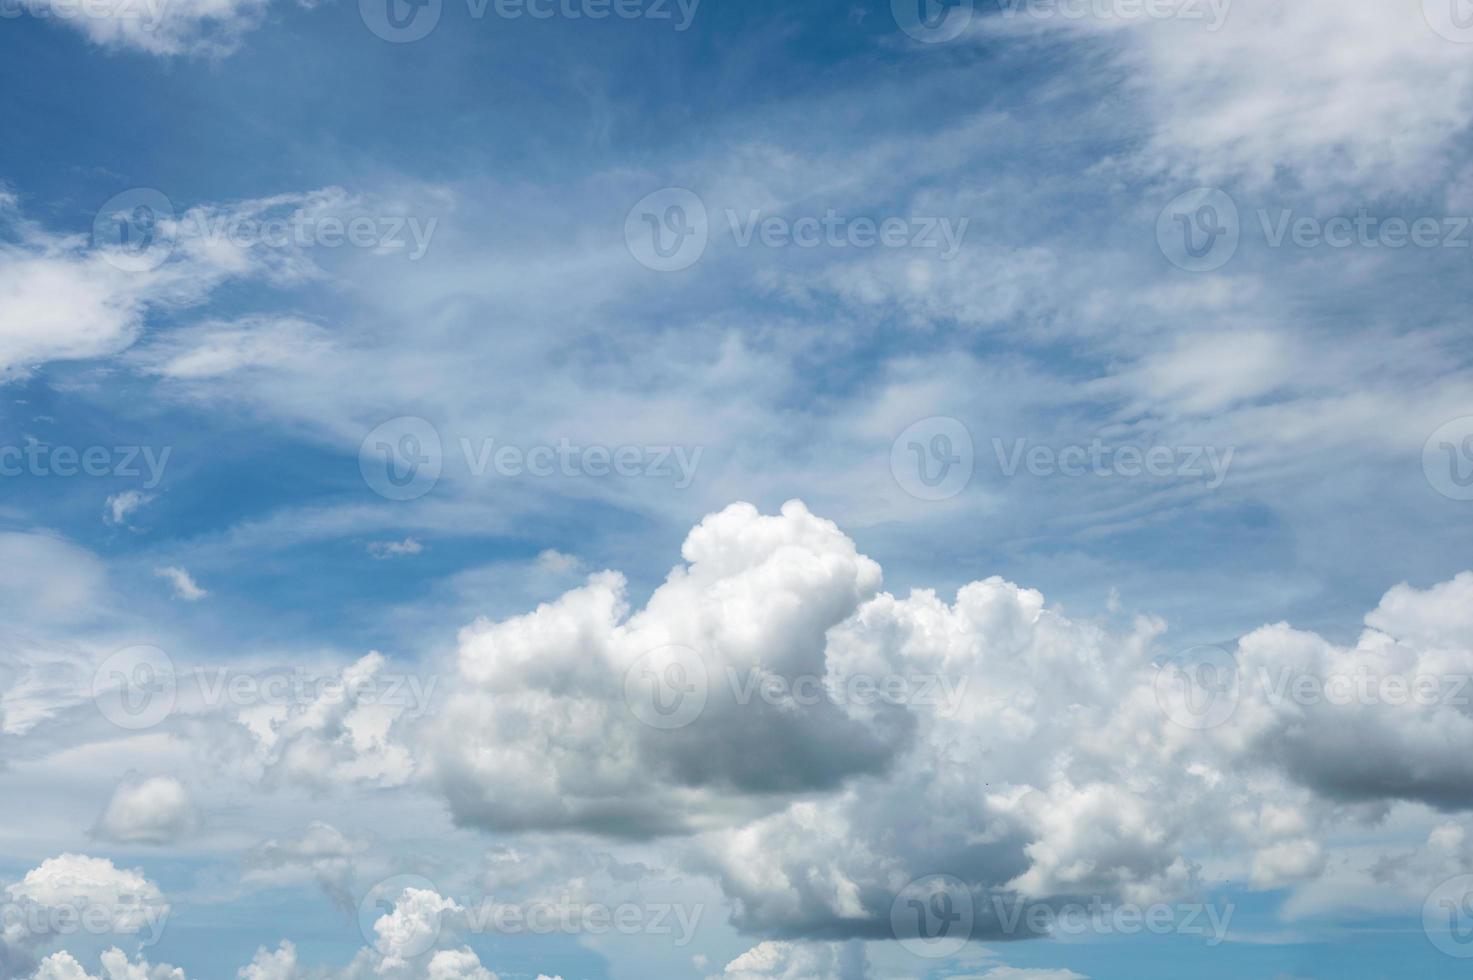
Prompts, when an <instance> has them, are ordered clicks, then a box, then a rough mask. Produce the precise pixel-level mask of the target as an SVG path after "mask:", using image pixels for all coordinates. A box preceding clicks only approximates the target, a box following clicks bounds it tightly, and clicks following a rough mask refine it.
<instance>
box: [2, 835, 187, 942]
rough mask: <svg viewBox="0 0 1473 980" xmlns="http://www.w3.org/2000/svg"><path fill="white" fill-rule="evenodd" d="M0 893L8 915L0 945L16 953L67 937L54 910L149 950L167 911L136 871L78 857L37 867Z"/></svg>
mask: <svg viewBox="0 0 1473 980" xmlns="http://www.w3.org/2000/svg"><path fill="white" fill-rule="evenodd" d="M5 891H6V894H8V895H9V902H10V905H9V908H10V910H11V913H12V914H10V915H8V916H7V917H6V920H5V922H4V923H3V934H0V939H3V940H4V944H5V945H6V946H7V947H16V948H20V949H22V950H24V949H28V948H33V947H35V946H36V945H38V944H40V943H43V942H46V941H47V940H49V939H52V938H55V936H56V935H61V934H64V933H65V932H66V931H67V928H68V926H67V921H68V920H66V919H63V918H61V917H59V916H58V915H57V914H56V913H57V912H58V911H60V910H64V911H65V912H66V913H70V914H71V915H82V916H88V917H90V918H88V919H84V920H83V921H94V922H100V923H102V924H103V925H104V926H105V932H107V933H110V934H112V935H115V936H133V935H137V936H138V937H139V938H140V939H141V940H142V941H145V942H147V943H149V944H152V943H154V942H157V941H158V939H159V936H160V935H161V933H162V931H163V927H164V923H165V922H166V921H167V919H168V915H169V910H170V909H169V904H168V903H167V902H166V901H164V896H163V893H162V892H161V891H159V888H158V886H157V885H155V884H154V883H153V882H151V881H149V880H148V879H147V878H145V877H144V876H143V873H142V872H141V871H136V870H128V869H122V868H118V867H116V866H114V865H113V863H112V862H111V861H109V860H107V859H106V858H93V857H88V856H86V855H83V854H62V855H60V856H58V857H54V858H50V859H48V860H46V861H43V862H41V864H40V865H39V866H37V867H35V868H32V869H31V870H30V871H28V872H26V875H25V877H24V878H22V879H21V880H20V881H18V882H16V883H15V884H13V885H10V886H8V887H7V888H6V889H5Z"/></svg>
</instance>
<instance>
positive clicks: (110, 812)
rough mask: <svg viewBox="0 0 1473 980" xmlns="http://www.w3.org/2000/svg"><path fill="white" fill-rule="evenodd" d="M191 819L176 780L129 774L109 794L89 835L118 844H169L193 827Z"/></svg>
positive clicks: (186, 793) (185, 797) (187, 802)
mask: <svg viewBox="0 0 1473 980" xmlns="http://www.w3.org/2000/svg"><path fill="white" fill-rule="evenodd" d="M195 819H196V818H195V812H194V805H193V803H192V802H191V801H190V797H189V791H188V790H186V789H185V788H184V784H183V783H181V782H179V780H177V779H175V778H174V777H172V776H153V777H151V778H148V779H144V778H142V777H141V776H139V775H138V774H137V773H129V774H128V776H127V778H125V779H124V780H123V781H122V782H121V783H119V784H118V787H117V789H115V790H114V791H113V795H112V799H110V800H108V803H107V808H106V809H105V810H103V812H102V816H101V817H99V818H98V820H97V826H96V827H95V828H94V830H93V833H94V834H95V835H96V836H98V837H100V838H102V839H104V840H109V841H114V842H116V843H119V844H171V843H173V842H174V841H176V840H178V839H179V838H180V837H183V836H184V835H185V834H187V833H188V832H189V831H190V830H191V829H192V828H193V827H194V824H195Z"/></svg>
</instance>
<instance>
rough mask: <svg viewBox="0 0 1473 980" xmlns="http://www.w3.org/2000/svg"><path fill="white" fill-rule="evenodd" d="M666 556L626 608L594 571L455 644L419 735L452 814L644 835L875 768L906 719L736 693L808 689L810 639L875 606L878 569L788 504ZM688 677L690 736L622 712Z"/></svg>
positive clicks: (816, 642)
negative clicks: (777, 686)
mask: <svg viewBox="0 0 1473 980" xmlns="http://www.w3.org/2000/svg"><path fill="white" fill-rule="evenodd" d="M682 554H683V557H684V558H685V560H686V563H687V564H685V565H682V566H680V567H678V568H676V569H675V570H673V571H672V572H671V573H670V575H669V576H668V577H667V579H666V581H665V583H664V584H663V585H661V586H660V588H658V589H657V590H655V593H654V594H653V595H652V596H651V597H650V599H649V602H648V603H647V604H646V605H645V607H644V609H642V610H640V611H638V612H634V613H632V614H631V613H630V610H629V605H628V600H627V597H626V583H625V580H624V578H623V576H621V575H619V574H617V573H614V572H601V573H598V574H595V575H592V576H590V577H589V579H588V581H587V583H586V584H585V585H584V586H583V587H581V588H578V589H575V590H573V591H571V592H568V593H567V594H565V595H564V596H563V597H562V598H560V599H559V600H557V601H556V602H553V603H549V604H546V605H543V606H541V607H539V608H538V609H537V610H536V611H535V612H533V613H530V614H528V615H526V616H519V617H515V618H513V619H510V620H506V621H504V622H499V623H493V622H489V621H485V620H481V621H478V622H476V623H475V624H473V625H471V626H469V627H467V628H466V629H465V630H463V631H462V633H461V639H460V650H459V656H458V659H457V669H458V677H457V679H456V680H457V683H456V690H455V693H454V694H452V695H451V696H450V697H449V699H448V701H447V704H446V706H445V709H444V711H443V712H442V714H441V724H440V725H438V726H437V727H436V728H435V730H434V732H433V741H434V746H435V749H434V752H433V765H434V767H435V772H434V776H435V777H436V779H437V780H438V782H439V784H440V786H441V787H442V789H443V790H444V792H445V794H446V796H447V798H448V799H449V801H450V803H451V807H452V810H453V811H454V813H455V816H456V817H457V819H459V820H461V821H462V822H465V823H470V824H477V825H482V826H487V827H494V828H498V829H527V828H540V829H546V828H550V827H568V828H573V827H582V828H586V829H598V830H603V831H607V832H611V833H616V834H628V835H636V836H637V835H647V834H651V833H657V832H662V831H670V830H680V829H691V828H693V827H695V826H697V825H698V824H700V823H701V822H703V821H708V820H712V819H715V820H723V819H725V818H726V817H728V816H729V815H730V812H729V811H730V810H732V809H735V810H738V811H745V812H750V811H752V810H753V809H757V810H760V809H766V808H770V807H771V806H772V805H774V803H775V801H777V800H779V799H780V798H781V794H783V793H792V792H799V791H805V790H816V789H826V788H833V787H835V786H837V785H838V784H839V783H840V782H841V781H842V780H843V779H844V778H845V777H847V776H851V775H857V774H860V773H875V772H879V771H882V770H883V769H884V768H885V766H886V765H887V764H888V763H889V761H890V760H891V758H892V757H893V753H894V752H895V747H896V746H897V745H899V744H903V742H904V741H905V739H906V737H907V734H908V729H909V727H910V721H909V718H908V716H907V715H906V714H905V712H903V711H900V710H893V711H886V710H881V711H873V712H864V713H857V712H848V711H845V710H844V709H842V708H841V707H839V706H837V705H834V704H826V703H824V704H817V705H814V706H813V707H811V708H810V709H808V710H802V711H799V710H793V709H792V708H791V707H789V706H784V705H782V704H768V703H766V702H765V701H764V700H763V699H761V698H758V697H752V696H749V695H750V690H749V687H748V685H752V684H756V683H759V682H761V681H763V680H764V679H766V678H768V677H769V675H771V674H773V673H779V674H784V675H811V676H813V677H815V678H821V677H823V676H824V673H825V668H824V660H823V637H824V634H825V632H826V631H827V630H828V629H829V628H830V627H832V626H834V625H836V624H837V623H839V622H840V621H841V620H843V619H844V618H845V617H846V616H848V615H849V614H850V613H851V612H852V611H853V610H854V608H855V607H856V606H857V604H858V603H859V602H860V601H862V600H863V599H865V598H867V597H869V596H871V595H873V594H874V592H875V590H876V589H877V588H878V587H879V583H880V574H879V568H878V566H876V565H875V563H874V562H872V561H870V560H869V559H868V558H865V557H863V556H862V555H860V554H858V552H857V551H856V550H855V548H854V544H853V542H851V541H850V540H849V539H848V538H846V537H845V536H844V535H843V534H842V533H840V532H839V530H838V528H837V527H835V526H834V525H833V524H832V523H831V522H829V521H825V520H821V519H819V518H816V517H814V516H813V515H812V514H810V513H809V512H808V510H807V508H805V507H804V506H803V505H802V504H800V503H797V502H794V503H790V504H788V505H786V506H785V507H784V508H783V510H782V513H781V514H780V515H777V516H772V517H764V516H762V515H759V514H758V513H757V511H756V509H755V508H753V507H752V506H750V505H746V504H743V505H735V506H732V507H730V508H727V509H726V510H724V511H722V512H721V513H719V514H715V515H712V516H711V517H708V518H707V519H706V520H705V521H703V522H702V523H701V524H700V525H699V526H698V527H697V528H696V529H695V530H693V531H692V532H691V534H690V536H689V537H688V538H687V539H686V542H685V545H684V547H683V549H682ZM692 658H694V659H692ZM672 672H673V673H672ZM631 674H632V677H631ZM697 674H700V675H704V676H705V677H706V678H707V679H708V680H709V683H708V684H704V685H703V686H704V687H705V688H706V689H707V697H706V700H705V704H704V709H703V711H702V712H701V718H700V724H698V725H693V726H690V727H688V728H685V729H683V730H682V731H680V732H671V731H662V730H660V729H659V728H657V727H653V726H651V725H650V724H647V723H646V722H647V721H648V720H649V719H648V718H647V719H646V721H641V720H640V718H639V717H637V715H636V714H635V712H634V711H632V710H631V706H630V704H629V702H628V701H627V700H626V696H627V695H629V694H630V692H631V690H634V691H636V692H637V691H638V690H640V689H641V688H640V686H641V685H646V686H645V687H644V688H643V690H644V691H645V692H646V693H648V694H650V695H651V696H657V695H658V692H655V691H653V689H652V688H650V687H648V686H647V685H648V684H649V683H650V682H652V681H653V682H661V683H662V682H663V681H664V680H665V679H669V678H672V677H676V675H680V676H681V677H686V676H687V675H689V676H688V680H689V681H694V679H695V677H696V675H697ZM631 685H633V687H632V688H631ZM667 693H668V692H667ZM744 694H746V695H748V696H745V697H744Z"/></svg>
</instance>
